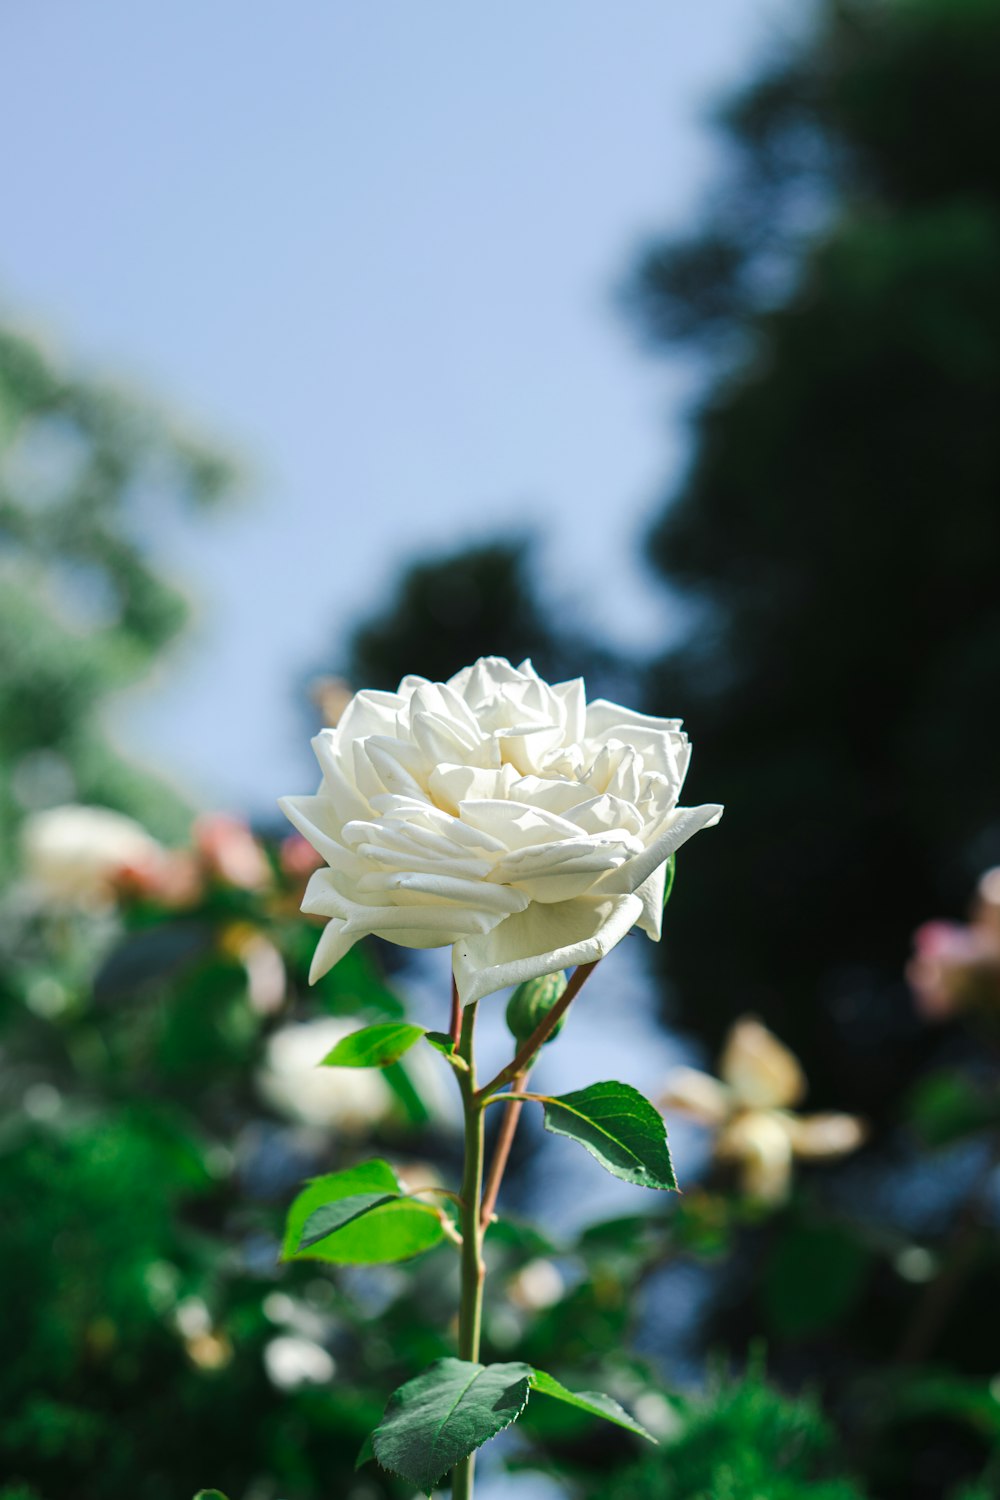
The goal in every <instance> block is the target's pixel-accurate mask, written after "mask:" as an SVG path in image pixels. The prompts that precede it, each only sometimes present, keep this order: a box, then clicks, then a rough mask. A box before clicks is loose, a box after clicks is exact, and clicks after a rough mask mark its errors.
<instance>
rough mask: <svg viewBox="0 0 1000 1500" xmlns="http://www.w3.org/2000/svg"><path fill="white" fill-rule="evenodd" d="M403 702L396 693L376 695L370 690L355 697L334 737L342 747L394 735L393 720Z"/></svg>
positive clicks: (394, 726)
mask: <svg viewBox="0 0 1000 1500" xmlns="http://www.w3.org/2000/svg"><path fill="white" fill-rule="evenodd" d="M402 706H403V700H402V699H401V698H400V696H399V694H398V693H379V692H374V691H372V690H371V689H367V688H366V689H365V690H364V691H363V692H360V693H355V695H354V697H353V698H352V699H351V701H350V703H349V704H348V705H347V707H346V708H345V710H344V712H343V714H342V715H341V719H340V723H339V724H338V725H337V736H338V739H339V742H340V744H341V745H343V746H347V745H349V744H350V743H351V741H352V740H357V739H364V737H365V736H366V735H369V734H389V735H395V733H396V719H397V715H398V714H399V710H400V709H401V708H402Z"/></svg>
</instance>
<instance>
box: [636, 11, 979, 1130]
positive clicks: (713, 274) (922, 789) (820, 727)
mask: <svg viewBox="0 0 1000 1500" xmlns="http://www.w3.org/2000/svg"><path fill="white" fill-rule="evenodd" d="M998 66H1000V7H998V6H997V5H996V4H995V3H993V0H886V3H883V4H868V3H861V0H837V3H829V4H826V5H824V6H823V7H821V9H820V11H819V16H818V19H817V23H816V25H815V27H814V29H813V30H812V31H811V32H810V33H809V34H808V35H807V36H806V38H805V39H804V40H803V41H802V42H800V43H799V44H798V45H797V47H796V48H795V50H793V51H792V53H791V54H790V55H788V56H786V57H785V58H784V59H783V60H781V61H780V62H779V63H778V64H777V65H775V66H774V67H772V68H771V69H770V70H769V71H768V72H767V73H766V75H765V76H764V77H763V78H762V79H761V80H759V81H758V82H757V83H756V84H755V85H753V86H752V87H751V88H750V89H749V90H748V91H746V92H745V93H743V94H742V95H741V96H740V97H739V98H738V99H736V101H735V102H734V103H733V105H732V106H731V107H730V109H729V110H728V111H727V113H726V114H725V116H724V117H723V127H724V129H725V131H726V133H727V136H728V139H729V141H730V143H731V146H732V152H731V170H730V176H729V178H728V180H727V182H726V184H725V192H724V194H722V195H720V199H719V201H718V202H717V203H716V204H715V205H714V206H711V207H710V209H709V211H708V214H707V218H706V222H705V224H704V226H703V228H702V231H701V233H700V234H699V235H697V236H696V237H694V238H693V239H692V240H690V241H687V242H684V243H681V244H677V243H671V244H668V245H661V246H653V247H652V248H650V249H649V250H648V251H647V252H646V253H645V255H644V257H643V258H642V260H641V261H640V263H639V265H638V268H637V271H636V275H635V278H634V281H633V284H632V289H631V301H632V306H633V310H634V311H635V312H636V314H637V317H638V320H639V322H640V324H641V326H642V328H643V329H644V331H645V333H646V334H647V336H649V337H651V338H652V339H653V341H654V342H655V343H657V344H662V343H664V342H666V343H667V344H668V345H670V346H673V345H675V344H676V342H677V341H678V340H687V341H690V342H691V343H692V344H693V346H694V348H695V349H697V350H700V352H701V353H702V355H703V356H704V357H705V358H706V359H707V361H708V363H707V369H708V371H709V375H710V378H709V383H708V390H707V394H706V396H705V399H704V401H703V404H702V407H701V410H700V414H699V416H698V418H697V423H696V430H695V448H694V454H693V460H692V462H691V465H690V469H689V472H688V473H687V475H686V476H685V478H684V480H683V482H682V483H681V485H680V487H679V490H678V492H677V493H676V494H675V495H673V496H672V497H671V498H670V503H669V504H668V505H667V506H666V507H665V509H664V511H663V513H662V515H661V517H660V519H659V521H658V522H657V524H656V527H655V530H654V532H653V534H652V538H651V551H652V558H653V561H654V563H655V565H656V567H657V568H658V569H659V570H660V572H661V574H662V575H663V577H664V578H665V579H666V580H667V581H668V582H669V584H670V585H671V586H672V587H673V588H674V589H677V590H680V591H682V592H683V593H684V594H685V595H686V596H687V598H688V599H689V601H690V602H691V604H692V605H693V606H694V608H695V611H696V626H695V628H694V629H693V630H692V632H691V634H690V636H689V638H688V639H686V640H685V641H684V642H683V644H682V645H681V646H680V648H679V649H677V650H675V651H673V652H671V653H670V654H669V655H667V656H666V657H665V658H663V659H662V660H661V661H659V662H658V664H657V666H656V668H655V671H654V672H653V674H652V680H651V683H650V698H651V704H652V706H653V707H655V708H656V709H659V710H662V711H669V712H675V711H677V705H682V706H683V712H684V713H685V715H686V716H687V719H688V723H689V725H690V727H691V729H692V731H693V735H694V738H695V742H696V746H697V753H696V756H695V765H694V771H693V775H692V783H691V787H690V795H691V797H692V798H693V800H695V801H697V800H699V799H700V798H702V797H707V796H709V795H711V797H713V798H718V800H720V801H723V802H726V803H727V804H728V812H727V816H726V821H725V824H724V828H723V830H722V831H721V832H720V834H719V838H720V839H723V840H724V842H725V857H724V858H722V859H720V858H719V857H717V851H716V850H715V849H714V848H713V850H712V851H711V853H710V855H709V854H706V851H705V850H704V849H700V850H699V849H693V850H692V851H691V852H690V854H689V855H688V856H687V857H686V858H685V860H684V861H683V866H682V878H681V880H680V882H679V884H678V895H677V898H676V907H675V922H674V924H673V931H672V933H671V940H670V950H671V955H672V961H673V966H674V970H675V972H676V974H677V977H678V978H679V980H680V990H681V994H682V997H683V1003H684V1005H685V1006H686V1007H688V1008H689V1013H690V1014H691V1015H695V1014H697V1015H698V1016H699V1017H700V1018H701V1024H703V1025H704V1024H706V1023H707V1025H708V1029H710V1030H713V1031H714V1032H715V1033H716V1034H718V1032H719V1031H720V1030H721V1027H722V1025H723V1023H724V1021H725V1020H726V1019H727V1018H728V1017H729V1016H731V1015H732V1014H733V1013H734V1012H735V1011H736V1010H737V1009H744V1008H746V1007H747V1005H748V1003H749V1004H751V1005H753V1006H755V1007H756V1008H757V1009H759V1010H761V1011H762V1012H764V1013H765V1014H767V1015H768V1016H770V1017H771V1018H772V1019H774V1020H775V1021H776V1022H777V1024H778V1026H779V1029H781V1031H782V1033H783V1034H784V1035H785V1036H787V1037H788V1038H789V1039H790V1040H792V1042H793V1044H794V1045H796V1047H797V1049H798V1050H800V1051H801V1050H803V1049H805V1051H806V1053H807V1054H809V1053H817V1054H818V1051H819V1049H818V1046H817V1043H818V1041H819V1035H818V1033H819V1032H821V1031H823V1030H824V1028H825V1030H826V1033H827V1034H826V1036H825V1042H826V1043H827V1044H828V1043H829V1042H830V1040H831V1037H834V1036H835V1037H836V1038H838V1039H839V1040H840V1041H841V1042H842V1043H844V1044H845V1046H846V1048H847V1050H848V1051H849V1052H850V1053H851V1056H852V1064H853V1066H852V1070H851V1071H852V1075H853V1078H854V1087H855V1092H856V1094H858V1093H860V1094H862V1095H864V1094H867V1095H868V1098H867V1099H866V1100H865V1102H866V1103H868V1104H869V1106H870V1105H871V1103H872V1097H873V1096H875V1097H878V1096H881V1095H883V1094H884V1093H885V1089H886V1085H887V1083H889V1082H890V1081H891V1070H887V1068H886V1063H885V1053H884V1051H883V1052H881V1053H880V1056H879V1064H878V1068H877V1070H876V1069H874V1068H872V1069H870V1070H869V1071H868V1073H867V1074H866V1072H865V1069H864V1068H863V1066H862V1065H861V1064H862V1063H863V1051H862V1048H863V1047H868V1048H870V1047H871V1044H872V1042H873V1041H875V1040H878V1041H881V1042H886V1041H889V1040H891V1041H893V1042H895V1043H896V1044H897V1046H898V1044H899V1043H900V1041H901V1040H905V1037H904V1036H903V1033H904V1032H905V1028H906V1024H907V1023H906V1020H905V1012H906V1002H905V1000H904V998H903V995H902V991H901V989H900V987H899V986H898V983H897V984H896V988H895V990H893V987H892V983H891V982H889V981H888V980H887V976H888V975H890V974H891V975H893V976H896V975H898V973H899V970H900V967H901V960H902V957H903V955H904V954H905V951H906V946H907V939H908V934H909V932H910V930H911V928H912V925H913V913H914V912H917V911H925V910H926V911H931V910H937V909H941V908H942V907H943V908H945V909H947V907H948V906H949V905H950V906H951V907H952V908H954V907H955V906H956V905H958V904H960V903H961V902H962V901H963V900H964V898H965V897H966V895H967V892H968V889H969V886H970V884H971V880H972V877H973V876H974V875H975V874H977V873H978V871H979V870H981V869H982V867H983V866H984V865H985V864H987V863H989V862H990V860H996V859H997V858H998V857H1000V781H998V778H997V772H996V754H995V749H994V746H995V743H996V740H997V736H998V733H1000V696H998V694H997V692H996V680H997V672H998V668H1000V579H998V572H997V567H996V559H997V556H998V555H1000V507H998V505H997V493H998V480H1000V428H998V426H997V423H996V410H997V400H998V394H1000V286H998V283H997V278H996V273H995V267H996V263H997V256H998V253H1000V173H998V168H997V158H996V154H995V151H994V150H993V148H992V145H991V143H992V142H993V141H995V139H996V136H997V130H998V126H1000V93H998V92H997V90H996V87H995V78H996V76H997V69H998ZM720 934H724V940H721V941H720ZM816 996H819V997H821V998H822V1000H823V1002H824V1004H823V1006H822V1007H820V1008H817V1007H816V1006H814V1005H812V1004H810V1003H809V1002H810V998H811V997H816ZM817 1015H823V1016H825V1021H823V1022H820V1023H817V1022H816V1020H815V1019H814V1018H815V1017H816V1016H817ZM835 1054H836V1048H834V1049H833V1053H830V1052H829V1050H828V1049H827V1048H824V1049H823V1057H822V1058H820V1057H819V1056H818V1055H817V1056H816V1058H815V1061H816V1062H817V1063H818V1064H819V1063H822V1062H824V1061H827V1062H829V1061H830V1060H831V1059H832V1058H834V1057H835ZM815 1071H816V1072H817V1073H818V1074H819V1075H820V1081H821V1076H822V1075H821V1071H820V1068H819V1067H817V1068H816V1069H815ZM840 1099H841V1102H849V1100H848V1099H847V1098H845V1096H844V1093H843V1090H841V1091H840Z"/></svg>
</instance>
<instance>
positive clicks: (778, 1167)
mask: <svg viewBox="0 0 1000 1500" xmlns="http://www.w3.org/2000/svg"><path fill="white" fill-rule="evenodd" d="M719 1073H720V1075H721V1077H720V1078H713V1077H711V1075H710V1074H708V1073H701V1072H699V1071H698V1070H697V1069H696V1068H675V1069H674V1070H673V1072H672V1073H671V1074H670V1076H669V1078H668V1080H667V1089H666V1093H665V1094H664V1096H663V1098H662V1100H661V1101H660V1102H661V1104H662V1107H663V1108H664V1109H676V1110H679V1111H680V1112H681V1113H683V1114H686V1115H688V1116H689V1117H690V1118H691V1119H693V1120H697V1121H698V1123H699V1124H701V1125H707V1126H709V1127H710V1128H711V1129H713V1130H715V1131H716V1132H717V1134H716V1140H715V1154H716V1157H717V1158H718V1159H719V1160H720V1161H728V1162H733V1163H735V1164H736V1165H737V1166H738V1168H739V1174H740V1182H741V1185H742V1188H743V1191H744V1192H745V1193H747V1194H748V1196H750V1197H751V1198H757V1199H759V1200H760V1201H761V1202H764V1203H780V1202H782V1200H783V1199H784V1198H786V1197H787V1196H788V1192H789V1189H790V1187H791V1181H792V1164H793V1161H794V1159H795V1158H799V1159H801V1160H809V1161H831V1160H833V1159H835V1158H836V1157H838V1156H846V1155H848V1153H849V1152H851V1151H856V1150H857V1148H858V1147H859V1146H860V1145H861V1144H862V1142H863V1141H864V1139H865V1135H866V1130H865V1125H864V1122H863V1121H862V1120H859V1119H857V1118H856V1117H855V1116H854V1115H842V1114H815V1115H800V1114H796V1113H793V1110H792V1106H793V1105H796V1104H799V1103H801V1101H802V1099H803V1097H804V1096H805V1092H806V1079H805V1074H804V1073H803V1072H802V1068H801V1065H800V1064H799V1061H798V1058H796V1057H795V1056H794V1054H793V1053H791V1052H790V1051H789V1050H788V1048H787V1047H785V1046H783V1045H782V1043H781V1042H779V1041H778V1039H777V1037H776V1036H774V1035H773V1034H772V1033H771V1032H770V1031H768V1029H767V1027H766V1026H762V1025H761V1023H760V1022H759V1021H756V1020H754V1019H753V1017H751V1016H744V1017H743V1019H742V1020H739V1021H737V1022H736V1023H735V1025H734V1026H733V1027H732V1029H731V1030H730V1032H729V1035H728V1037H727V1038H726V1043H725V1046H724V1048H723V1052H722V1057H721V1059H720V1062H719Z"/></svg>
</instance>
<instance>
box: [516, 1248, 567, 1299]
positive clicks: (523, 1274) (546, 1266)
mask: <svg viewBox="0 0 1000 1500" xmlns="http://www.w3.org/2000/svg"><path fill="white" fill-rule="evenodd" d="M565 1291H566V1283H565V1281H564V1280H563V1278H562V1273H561V1272H560V1270H559V1267H558V1266H556V1265H555V1264H553V1262H552V1261H551V1260H544V1259H541V1260H529V1261H528V1263H527V1265H524V1266H522V1267H521V1269H520V1270H519V1271H518V1272H517V1274H516V1275H515V1276H513V1277H511V1280H510V1282H509V1283H508V1286H507V1295H508V1297H509V1298H510V1300H511V1302H513V1304H514V1306H515V1307H520V1308H524V1309H525V1310H526V1311H528V1312H540V1311H541V1310H542V1309H543V1308H546V1307H554V1306H555V1304H556V1303H557V1302H558V1301H559V1300H560V1299H561V1298H562V1296H563V1295H564V1293H565Z"/></svg>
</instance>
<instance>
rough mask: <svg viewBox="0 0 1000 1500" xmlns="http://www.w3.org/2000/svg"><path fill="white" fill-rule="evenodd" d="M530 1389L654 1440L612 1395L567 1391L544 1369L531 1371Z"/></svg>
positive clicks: (597, 1392) (598, 1392)
mask: <svg viewBox="0 0 1000 1500" xmlns="http://www.w3.org/2000/svg"><path fill="white" fill-rule="evenodd" d="M531 1389H532V1390H533V1391H537V1392H538V1394H539V1395H540V1396H551V1397H553V1399H554V1400H556V1401H561V1402H562V1403H563V1404H564V1405H565V1406H575V1407H576V1408H577V1409H578V1410H579V1411H585V1412H589V1414H590V1415H591V1416H592V1417H603V1418H604V1420H605V1421H606V1422H614V1424H615V1426H616V1427H624V1428H625V1430H626V1432H634V1433H635V1434H636V1436H637V1437H642V1438H646V1439H647V1441H648V1442H650V1443H655V1442H656V1438H655V1437H654V1436H653V1434H652V1433H651V1432H647V1431H646V1429H645V1427H643V1426H642V1425H641V1423H639V1422H637V1421H636V1420H635V1418H634V1417H630V1416H629V1414H628V1412H627V1411H626V1410H625V1408H624V1407H622V1406H619V1405H618V1402H617V1401H615V1400H614V1398H613V1397H611V1396H605V1395H604V1394H603V1392H601V1391H569V1390H567V1389H566V1387H565V1386H564V1385H561V1384H560V1382H559V1381H558V1380H556V1379H555V1377H554V1376H552V1375H548V1374H546V1372H545V1371H544V1370H533V1371H532V1374H531Z"/></svg>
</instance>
